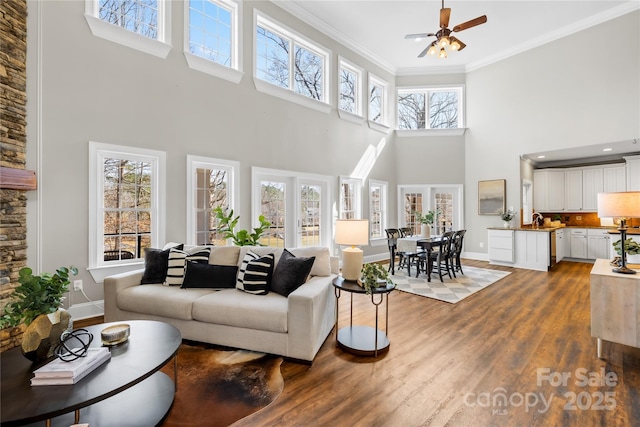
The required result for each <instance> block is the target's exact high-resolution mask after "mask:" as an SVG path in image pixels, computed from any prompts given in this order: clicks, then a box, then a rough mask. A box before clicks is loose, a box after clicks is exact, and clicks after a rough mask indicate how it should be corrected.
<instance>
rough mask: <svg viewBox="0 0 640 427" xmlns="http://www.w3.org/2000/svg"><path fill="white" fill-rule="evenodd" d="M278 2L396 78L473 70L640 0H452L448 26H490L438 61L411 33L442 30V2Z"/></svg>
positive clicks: (468, 34) (463, 35)
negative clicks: (482, 18) (482, 17)
mask: <svg viewBox="0 0 640 427" xmlns="http://www.w3.org/2000/svg"><path fill="white" fill-rule="evenodd" d="M272 1H273V2H274V3H276V4H278V5H279V6H281V7H282V8H284V9H285V10H287V11H289V12H291V13H293V14H294V15H295V16H297V17H298V18H300V19H302V20H303V21H305V22H307V23H308V24H310V25H312V26H313V27H315V28H317V29H318V30H320V31H322V32H324V33H325V34H327V35H329V36H331V37H332V38H333V39H335V40H337V41H339V42H341V43H342V44H344V45H346V46H347V47H349V48H351V49H353V50H355V51H356V52H358V53H360V54H362V55H363V56H365V57H366V58H368V59H370V60H373V61H374V62H376V63H377V64H378V65H380V66H381V67H383V68H384V69H386V70H387V71H389V72H391V73H393V74H396V75H411V74H433V73H450V72H465V71H471V70H473V69H476V68H479V67H482V66H484V65H488V64H490V63H492V62H496V61H499V60H501V59H504V58H506V57H509V56H511V55H514V54H517V53H519V52H522V51H524V50H527V49H531V48H533V47H536V46H539V45H541V44H544V43H548V42H550V41H553V40H555V39H558V38H560V37H564V36H566V35H569V34H572V33H574V32H576V31H580V30H582V29H585V28H588V27H590V26H593V25H596V24H599V23H601V22H604V21H607V20H610V19H613V18H615V17H618V16H621V15H624V14H625V13H628V12H630V11H633V10H636V9H638V8H640V1H638V0H625V1H616V0H568V1H567V0H553V1H549V0H537V1H525V0H501V1H481V0H474V1H458V0H445V7H449V8H451V20H450V23H449V24H450V25H449V28H453V27H454V26H455V25H457V24H461V23H463V22H466V21H468V20H470V19H473V18H476V17H478V16H480V15H487V23H485V24H482V25H479V26H477V27H473V28H470V29H468V30H465V31H461V32H459V33H455V34H456V37H458V38H459V39H460V40H462V41H463V42H465V43H466V44H467V47H466V48H465V49H464V50H463V51H461V52H453V53H451V54H450V55H449V57H448V58H446V59H439V58H436V57H424V58H418V57H417V56H418V54H419V53H420V52H421V51H422V50H423V49H424V48H425V47H426V46H427V44H428V43H429V42H430V41H431V40H433V39H429V41H427V40H422V41H420V42H416V41H414V40H405V38H404V36H405V35H406V34H408V33H431V32H436V31H437V30H438V25H439V14H440V8H441V6H442V5H441V1H434V0H409V1H406V0H339V1H335V0H272ZM603 36H604V35H603Z"/></svg>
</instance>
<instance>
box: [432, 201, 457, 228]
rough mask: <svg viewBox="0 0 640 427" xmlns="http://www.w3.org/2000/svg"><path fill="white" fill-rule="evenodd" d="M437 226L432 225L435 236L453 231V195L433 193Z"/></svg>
mask: <svg viewBox="0 0 640 427" xmlns="http://www.w3.org/2000/svg"><path fill="white" fill-rule="evenodd" d="M433 197H434V202H435V209H434V210H435V211H436V212H437V222H438V223H437V224H433V225H434V227H435V231H436V234H442V233H443V232H445V231H447V230H452V229H453V194H452V193H449V192H439V191H435V192H434V193H433Z"/></svg>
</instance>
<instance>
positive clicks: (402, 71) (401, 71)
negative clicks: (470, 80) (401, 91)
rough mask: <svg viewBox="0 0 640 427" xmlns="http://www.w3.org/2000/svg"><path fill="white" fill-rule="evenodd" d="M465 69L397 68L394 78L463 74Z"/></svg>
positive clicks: (455, 66)
mask: <svg viewBox="0 0 640 427" xmlns="http://www.w3.org/2000/svg"><path fill="white" fill-rule="evenodd" d="M466 72H467V69H466V67H465V66H464V65H439V66H425V67H406V68H398V69H397V71H396V77H398V76H425V75H437V74H464V73H466Z"/></svg>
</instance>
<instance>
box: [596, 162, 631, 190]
mask: <svg viewBox="0 0 640 427" xmlns="http://www.w3.org/2000/svg"><path fill="white" fill-rule="evenodd" d="M625 169H626V168H625V167H624V166H614V167H610V168H604V169H603V170H602V172H603V192H604V193H613V192H616V191H627V182H626V180H627V177H626V173H625Z"/></svg>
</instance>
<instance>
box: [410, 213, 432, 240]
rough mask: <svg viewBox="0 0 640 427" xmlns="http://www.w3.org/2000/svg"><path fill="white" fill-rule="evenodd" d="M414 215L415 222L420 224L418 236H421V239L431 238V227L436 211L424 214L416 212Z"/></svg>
mask: <svg viewBox="0 0 640 427" xmlns="http://www.w3.org/2000/svg"><path fill="white" fill-rule="evenodd" d="M415 215H416V220H418V222H419V223H420V234H421V235H422V237H429V236H431V225H432V224H433V222H434V221H435V219H436V211H434V210H431V211H427V212H426V213H424V214H423V213H422V212H418V211H416V212H415Z"/></svg>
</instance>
